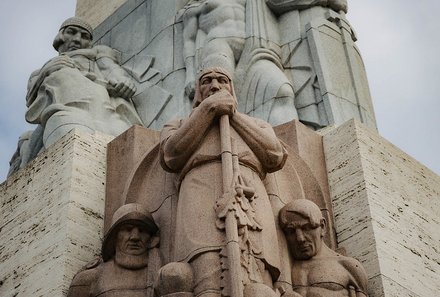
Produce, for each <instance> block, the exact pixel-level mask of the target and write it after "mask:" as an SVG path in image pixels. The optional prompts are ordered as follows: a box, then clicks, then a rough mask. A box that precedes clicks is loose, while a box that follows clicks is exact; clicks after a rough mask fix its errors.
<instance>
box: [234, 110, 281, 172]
mask: <svg viewBox="0 0 440 297" xmlns="http://www.w3.org/2000/svg"><path fill="white" fill-rule="evenodd" d="M231 126H232V127H233V128H234V129H235V131H237V133H238V134H240V136H241V137H242V138H243V140H244V141H245V142H246V143H247V145H248V146H249V147H251V148H252V151H253V152H254V153H255V155H256V156H257V158H258V159H259V160H260V162H261V163H262V164H263V166H264V167H265V168H266V169H267V170H268V172H272V171H275V170H278V169H280V168H281V167H282V166H283V165H284V162H285V159H286V157H287V152H286V150H285V149H284V147H283V145H282V144H281V142H280V141H279V140H278V138H277V137H276V135H275V132H274V131H273V129H272V127H270V125H269V124H267V123H264V124H262V125H259V124H258V123H257V122H256V121H255V119H253V118H250V117H248V116H246V115H244V114H242V113H236V114H234V116H233V117H232V118H231Z"/></svg>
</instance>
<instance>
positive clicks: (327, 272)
mask: <svg viewBox="0 0 440 297" xmlns="http://www.w3.org/2000/svg"><path fill="white" fill-rule="evenodd" d="M279 220H280V226H281V229H282V230H283V232H284V234H285V236H286V240H287V244H288V248H289V252H290V255H291V256H292V265H291V268H292V287H289V288H280V291H282V292H283V294H282V296H284V297H312V296H313V297H321V296H322V297H324V296H325V297H346V296H347V297H366V296H367V275H366V273H365V270H364V269H363V267H362V265H361V264H360V263H359V261H357V260H355V259H353V258H349V257H345V256H342V255H340V254H338V253H336V252H335V251H333V250H331V249H330V248H329V247H328V246H327V245H326V244H325V243H324V242H323V239H322V238H323V236H324V230H325V225H326V221H325V219H324V218H323V216H322V213H321V210H320V209H319V207H318V206H317V205H316V204H315V203H313V202H312V201H310V200H306V199H298V200H294V201H293V202H290V203H288V204H287V205H286V206H284V207H283V208H282V209H281V210H280V215H279Z"/></svg>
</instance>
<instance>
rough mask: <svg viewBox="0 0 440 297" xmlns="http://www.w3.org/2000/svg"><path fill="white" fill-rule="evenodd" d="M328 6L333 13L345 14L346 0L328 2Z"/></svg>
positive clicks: (330, 0)
mask: <svg viewBox="0 0 440 297" xmlns="http://www.w3.org/2000/svg"><path fill="white" fill-rule="evenodd" d="M328 6H329V7H330V8H331V9H333V10H334V11H337V12H340V11H341V10H342V11H343V12H345V13H347V0H329V1H328Z"/></svg>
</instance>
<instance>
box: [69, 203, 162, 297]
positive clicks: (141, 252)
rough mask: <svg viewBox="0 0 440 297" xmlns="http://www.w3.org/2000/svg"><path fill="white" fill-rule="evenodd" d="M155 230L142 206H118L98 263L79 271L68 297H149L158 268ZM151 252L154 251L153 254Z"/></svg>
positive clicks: (153, 223)
mask: <svg viewBox="0 0 440 297" xmlns="http://www.w3.org/2000/svg"><path fill="white" fill-rule="evenodd" d="M157 231H158V227H157V226H156V224H155V222H154V220H153V217H152V216H151V214H150V213H149V212H148V211H147V210H145V209H144V208H143V207H142V205H140V204H136V203H132V204H126V205H124V206H122V207H120V208H119V209H118V210H117V211H116V212H115V213H114V215H113V218H112V225H111V227H110V229H109V230H108V232H107V234H106V235H105V238H104V242H103V244H102V259H103V262H102V261H95V262H94V263H93V264H90V265H88V266H87V267H86V268H85V269H84V270H82V271H80V272H79V273H77V274H76V276H75V277H74V278H73V280H72V283H71V284H70V288H69V293H68V295H67V296H68V297H92V296H93V297H97V296H99V297H110V296H120V297H125V296H127V297H128V296H130V297H152V296H153V283H154V279H153V278H154V274H155V272H156V271H157V270H158V268H159V264H156V263H159V262H160V261H159V259H158V257H159V254H158V253H157V249H155V247H156V246H157V245H158V241H159V240H158V237H157V236H155V235H156V233H157ZM153 251H154V252H156V253H155V254H153Z"/></svg>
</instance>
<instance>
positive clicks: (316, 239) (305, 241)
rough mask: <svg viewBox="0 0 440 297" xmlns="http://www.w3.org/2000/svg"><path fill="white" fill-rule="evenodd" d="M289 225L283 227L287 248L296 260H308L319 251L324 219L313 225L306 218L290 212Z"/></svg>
mask: <svg viewBox="0 0 440 297" xmlns="http://www.w3.org/2000/svg"><path fill="white" fill-rule="evenodd" d="M289 221H290V223H289V225H288V226H287V227H286V228H285V229H284V234H285V235H286V239H287V243H288V245H289V250H290V252H291V254H292V256H293V258H294V259H296V260H308V259H310V258H312V257H314V256H316V254H317V253H318V252H319V250H320V249H321V246H322V236H323V227H324V224H325V223H324V220H322V221H321V224H320V225H318V226H314V225H313V224H312V223H311V222H310V220H309V219H308V218H304V217H302V216H299V215H295V214H292V218H291V220H289Z"/></svg>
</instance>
